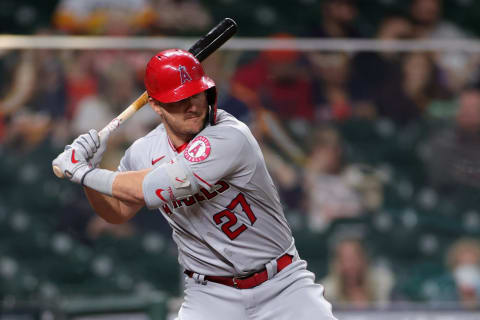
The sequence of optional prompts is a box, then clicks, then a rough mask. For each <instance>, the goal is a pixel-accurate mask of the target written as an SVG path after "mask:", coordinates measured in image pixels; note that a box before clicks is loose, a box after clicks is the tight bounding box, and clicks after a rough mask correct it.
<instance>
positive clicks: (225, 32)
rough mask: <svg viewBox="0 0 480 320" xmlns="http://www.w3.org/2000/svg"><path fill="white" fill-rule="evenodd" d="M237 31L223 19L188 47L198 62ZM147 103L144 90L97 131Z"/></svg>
mask: <svg viewBox="0 0 480 320" xmlns="http://www.w3.org/2000/svg"><path fill="white" fill-rule="evenodd" d="M236 31H237V23H236V22H235V21H234V20H233V19H230V18H225V19H223V20H222V21H221V22H220V23H219V24H217V25H216V26H215V27H213V28H212V29H211V30H210V31H209V32H208V33H207V34H206V35H204V36H203V37H202V38H200V39H199V40H198V41H197V42H195V43H194V44H193V46H191V47H190V49H188V51H189V52H190V53H192V54H193V55H194V56H195V57H196V58H197V59H198V60H199V61H200V62H201V61H203V60H205V59H206V58H207V57H208V56H209V55H211V54H212V53H213V52H214V51H216V50H217V49H218V48H220V47H221V46H222V45H223V44H224V43H225V42H227V40H228V39H230V38H231V37H232V36H233V35H234V34H235V32H236ZM147 103H148V94H147V92H146V91H145V92H144V93H143V94H142V95H141V96H140V97H138V98H137V99H136V100H135V101H134V102H133V103H132V104H131V105H129V106H128V107H127V108H126V109H125V110H123V112H122V113H120V114H119V115H118V116H117V117H116V118H115V119H113V120H112V121H110V123H109V124H107V125H106V126H105V128H103V129H102V130H100V132H99V133H98V134H99V135H100V136H102V135H104V134H106V132H107V130H110V131H112V130H115V129H116V128H118V126H120V125H121V124H122V123H123V122H124V121H125V120H127V119H128V118H130V117H131V116H132V115H133V114H134V113H135V112H137V111H138V110H139V109H140V108H142V107H143V106H144V105H146V104H147ZM53 173H55V175H56V176H57V177H59V178H63V177H64V174H63V172H62V170H61V169H60V168H59V167H57V166H53Z"/></svg>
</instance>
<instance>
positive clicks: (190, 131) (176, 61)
mask: <svg viewBox="0 0 480 320" xmlns="http://www.w3.org/2000/svg"><path fill="white" fill-rule="evenodd" d="M145 86H146V88H147V93H148V95H149V102H150V105H151V107H152V108H153V110H154V111H155V112H156V113H157V114H158V115H159V116H160V119H161V121H162V123H161V124H160V125H159V126H157V127H156V128H155V129H154V130H152V131H151V132H150V133H148V134H147V135H146V136H144V137H142V138H140V139H138V140H137V141H135V142H134V143H133V144H132V145H131V146H130V148H129V149H128V150H127V151H126V153H125V155H124V156H123V158H122V160H121V162H120V165H119V167H118V170H117V171H115V172H113V171H109V170H105V169H100V168H98V164H99V162H100V160H101V158H102V154H103V152H104V151H105V145H106V141H107V139H108V135H109V134H106V135H105V136H103V135H102V136H101V137H99V135H98V134H97V132H96V131H95V130H90V131H89V132H88V133H86V134H83V135H81V136H79V137H78V138H77V139H75V140H74V141H73V143H72V144H71V145H68V146H66V148H65V151H64V152H63V153H61V154H60V155H59V156H58V157H57V158H56V159H55V160H54V161H53V165H56V166H58V167H59V168H60V169H61V170H62V172H63V173H64V174H65V176H66V177H68V178H69V179H70V180H71V181H72V182H75V183H78V184H81V185H83V186H84V187H85V192H86V195H87V197H88V200H89V202H90V204H91V206H92V207H93V209H94V210H95V211H96V212H97V214H99V215H100V216H101V217H103V218H104V219H105V220H106V221H108V222H110V223H123V222H125V221H127V220H128V219H130V218H132V217H133V216H134V215H135V214H136V213H137V212H138V211H139V210H140V208H142V207H143V206H145V205H146V206H147V207H148V208H150V209H158V210H159V211H160V212H161V213H162V215H163V216H164V218H165V219H166V220H167V221H168V223H169V224H170V226H171V227H172V229H173V233H172V234H173V239H174V241H175V242H176V244H177V246H178V260H179V263H180V264H181V265H182V267H183V268H184V269H185V279H186V280H185V281H186V284H185V299H184V302H183V304H182V307H181V309H180V311H179V314H178V319H181V320H193V319H195V320H203V319H208V320H212V319H213V320H215V319H230V320H244V319H259V320H260V319H299V320H301V319H302V320H303V319H305V320H307V319H335V318H334V316H333V315H332V311H331V305H330V303H328V302H327V301H326V300H325V299H324V297H323V287H322V286H321V285H319V284H315V283H314V274H313V273H311V272H309V271H308V270H307V269H306V266H307V264H306V262H305V261H304V260H301V259H300V258H299V256H298V253H297V251H296V248H295V244H294V239H293V237H292V233H291V230H290V228H289V226H288V223H287V221H286V219H285V216H284V213H283V210H282V206H281V204H280V199H279V197H278V193H277V190H276V189H275V186H274V184H273V182H272V179H271V178H270V175H269V173H268V171H267V168H266V166H265V161H264V159H263V156H262V152H261V150H260V148H259V146H258V144H257V142H256V140H255V138H254V137H253V136H252V134H251V132H250V130H249V128H248V127H247V126H246V125H245V124H244V123H242V122H240V121H238V120H237V119H236V118H234V117H233V116H231V115H230V114H228V113H227V112H225V111H223V110H217V105H216V100H217V96H216V88H215V83H214V82H213V80H212V79H210V78H209V77H207V76H206V75H205V74H204V71H203V68H202V66H201V64H200V63H199V61H198V60H197V59H196V58H195V57H194V56H193V55H192V54H190V53H189V52H186V51H183V50H179V49H171V50H166V51H162V52H160V53H158V54H156V55H155V56H154V57H152V59H151V60H150V61H149V63H148V65H147V68H146V74H145ZM159 272H161V270H159Z"/></svg>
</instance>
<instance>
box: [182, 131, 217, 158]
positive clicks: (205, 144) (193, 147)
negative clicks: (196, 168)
mask: <svg viewBox="0 0 480 320" xmlns="http://www.w3.org/2000/svg"><path fill="white" fill-rule="evenodd" d="M210 150H211V146H210V141H208V139H207V138H206V137H204V136H199V137H196V138H195V139H193V141H192V142H191V143H190V145H189V146H188V147H187V149H185V151H184V156H185V159H187V160H188V161H190V162H199V161H203V160H205V159H207V158H208V156H209V155H210Z"/></svg>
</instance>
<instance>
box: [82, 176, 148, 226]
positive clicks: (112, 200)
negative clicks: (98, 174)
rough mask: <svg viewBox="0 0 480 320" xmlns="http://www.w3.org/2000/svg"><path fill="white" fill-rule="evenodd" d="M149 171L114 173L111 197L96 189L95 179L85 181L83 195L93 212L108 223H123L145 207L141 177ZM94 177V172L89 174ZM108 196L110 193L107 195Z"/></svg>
mask: <svg viewBox="0 0 480 320" xmlns="http://www.w3.org/2000/svg"><path fill="white" fill-rule="evenodd" d="M148 171H149V170H143V171H130V172H118V173H115V174H116V175H115V177H114V179H113V182H112V185H111V189H110V190H111V195H112V196H109V195H107V194H104V193H102V192H101V189H104V188H103V187H102V188H96V187H95V186H96V184H98V183H95V180H97V179H95V178H93V179H92V176H90V179H86V184H85V185H86V187H85V193H86V195H87V198H88V200H89V202H90V205H91V206H92V208H93V209H94V210H95V212H96V213H97V214H98V215H99V216H100V217H102V218H103V219H105V220H106V221H107V222H110V223H115V224H119V223H123V222H125V221H127V220H129V219H130V218H132V217H133V216H134V215H135V214H136V213H137V212H138V210H140V208H142V207H143V206H144V205H145V202H144V200H143V194H142V182H143V177H144V176H145V175H146V174H147V173H148ZM89 174H90V175H94V174H95V172H92V173H89ZM107 189H109V188H107ZM108 194H110V193H108Z"/></svg>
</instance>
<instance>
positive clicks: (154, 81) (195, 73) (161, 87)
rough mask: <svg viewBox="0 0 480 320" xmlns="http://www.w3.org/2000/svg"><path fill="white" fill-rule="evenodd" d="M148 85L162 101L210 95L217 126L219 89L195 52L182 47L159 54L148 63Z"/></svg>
mask: <svg viewBox="0 0 480 320" xmlns="http://www.w3.org/2000/svg"><path fill="white" fill-rule="evenodd" d="M145 87H146V88H147V93H148V95H149V96H150V97H152V98H153V99H155V100H157V101H160V102H162V103H171V102H177V101H180V100H183V99H186V98H189V97H191V96H194V95H196V94H199V93H200V92H205V93H206V95H207V101H208V105H209V107H210V113H209V116H208V118H209V123H210V124H211V125H214V124H215V122H216V114H217V90H216V88H215V82H213V80H212V79H210V78H209V77H208V76H207V75H206V74H205V72H204V71H203V67H202V65H201V64H200V62H199V61H198V60H197V58H195V56H194V55H193V54H191V53H190V52H188V51H184V50H180V49H169V50H164V51H161V52H159V53H157V54H156V55H155V56H153V57H152V58H151V59H150V61H149V62H148V64H147V69H146V70H145Z"/></svg>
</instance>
